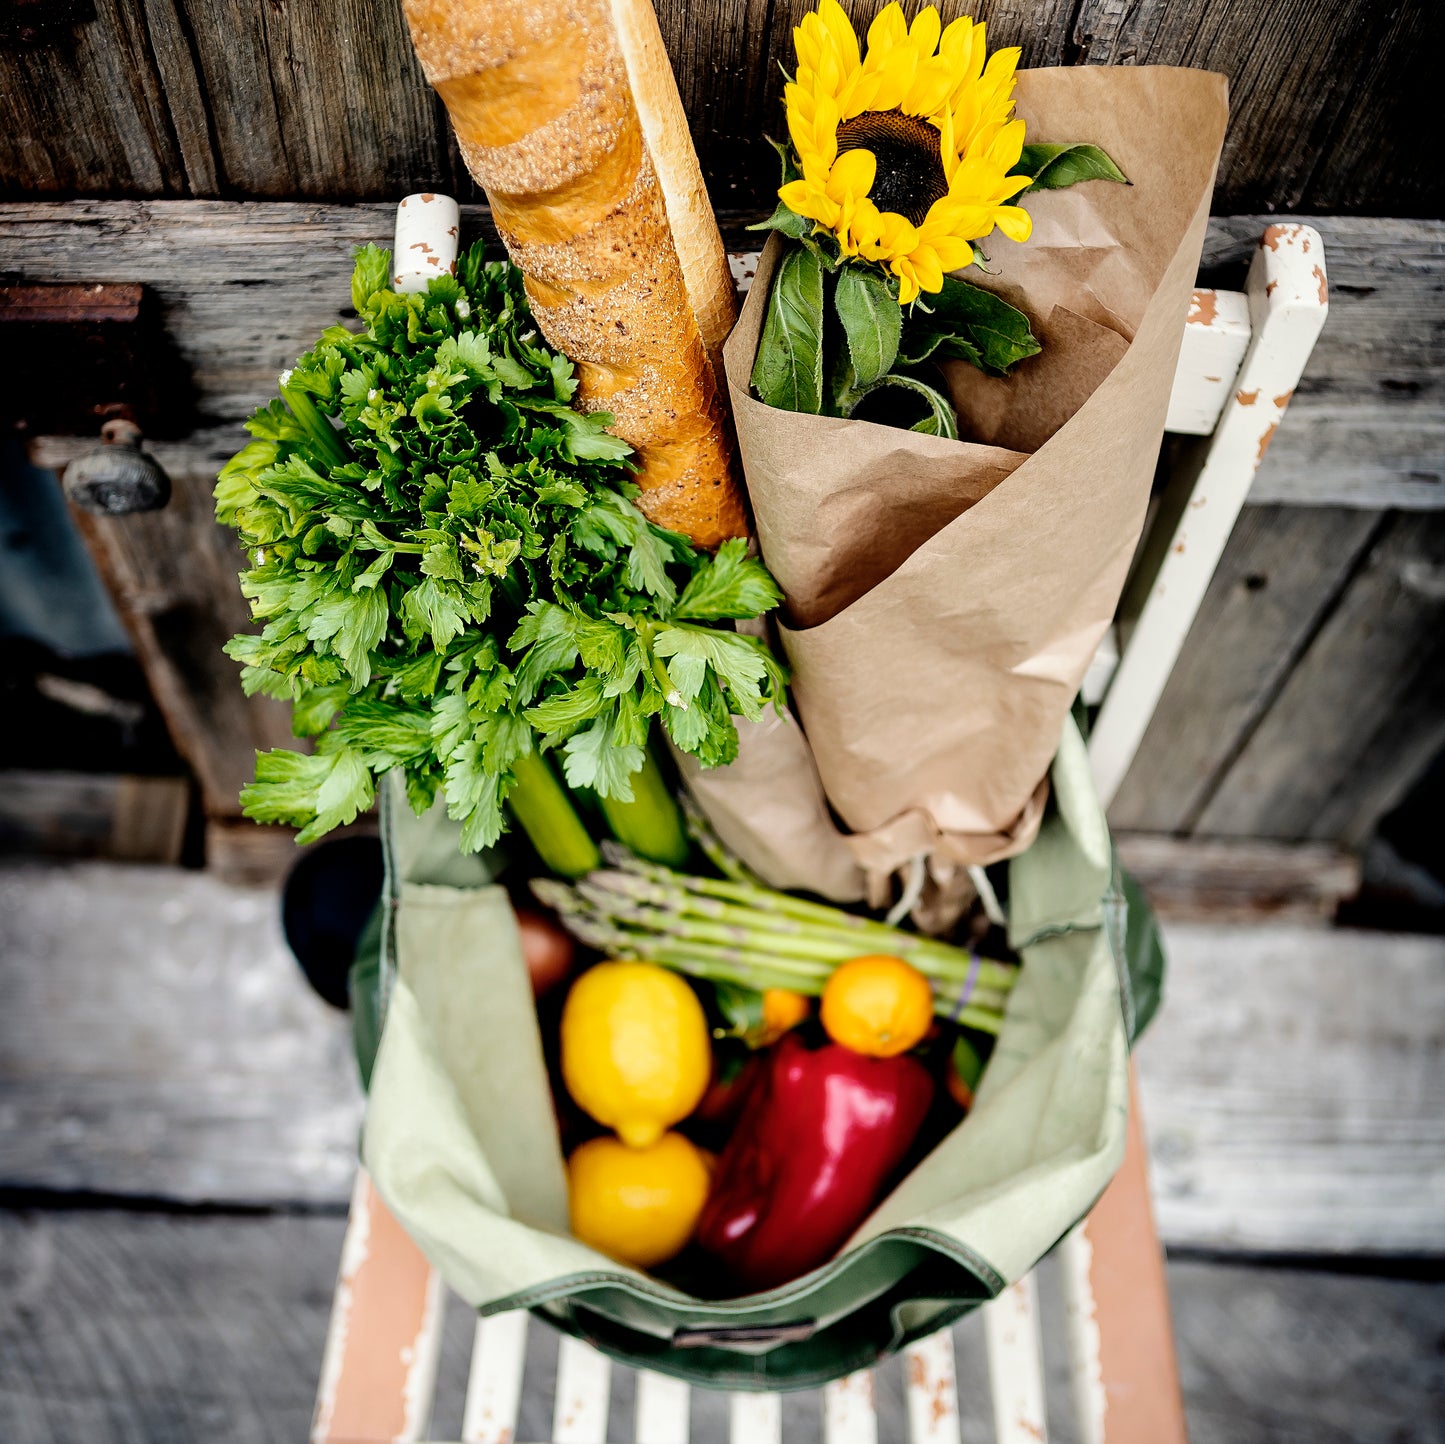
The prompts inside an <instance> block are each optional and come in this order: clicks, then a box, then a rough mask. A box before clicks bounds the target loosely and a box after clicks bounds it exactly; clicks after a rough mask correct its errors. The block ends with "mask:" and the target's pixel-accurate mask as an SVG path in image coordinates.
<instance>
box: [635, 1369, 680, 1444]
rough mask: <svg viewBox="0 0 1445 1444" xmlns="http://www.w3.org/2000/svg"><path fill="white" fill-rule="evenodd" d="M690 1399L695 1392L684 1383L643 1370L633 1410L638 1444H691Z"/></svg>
mask: <svg viewBox="0 0 1445 1444" xmlns="http://www.w3.org/2000/svg"><path fill="white" fill-rule="evenodd" d="M690 1398H691V1391H690V1390H689V1389H688V1387H687V1385H686V1384H684V1383H683V1381H682V1380H681V1379H673V1378H670V1377H669V1376H668V1375H666V1374H655V1373H653V1372H652V1371H651V1370H650V1369H639V1370H638V1372H637V1393H636V1395H635V1399H636V1403H635V1405H634V1410H633V1412H634V1415H635V1418H636V1421H637V1423H636V1427H635V1428H634V1430H633V1437H634V1439H635V1440H636V1444H687V1433H688V1401H689V1399H690Z"/></svg>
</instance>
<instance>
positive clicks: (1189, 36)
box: [1066, 0, 1439, 215]
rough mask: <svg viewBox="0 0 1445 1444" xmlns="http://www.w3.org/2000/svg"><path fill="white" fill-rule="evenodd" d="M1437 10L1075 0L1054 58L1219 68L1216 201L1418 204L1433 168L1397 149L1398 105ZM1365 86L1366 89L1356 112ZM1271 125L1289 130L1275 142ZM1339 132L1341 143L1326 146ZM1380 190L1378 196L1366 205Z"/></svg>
mask: <svg viewBox="0 0 1445 1444" xmlns="http://www.w3.org/2000/svg"><path fill="white" fill-rule="evenodd" d="M1437 15H1438V12H1436V11H1435V10H1434V7H1432V6H1430V5H1429V4H1428V3H1426V0H1415V3H1407V4H1404V5H1399V6H1395V7H1392V8H1390V9H1385V8H1383V7H1370V6H1365V5H1336V6H1329V7H1322V6H1319V5H1315V4H1313V3H1312V0H1272V3H1270V4H1266V5H1261V4H1259V3H1258V0H1186V3H1183V4H1180V3H1171V4H1158V3H1145V4H1138V5H1122V4H1119V3H1118V0H1081V3H1080V4H1079V5H1078V6H1077V8H1076V11H1075V16H1074V23H1073V35H1072V41H1073V46H1072V49H1071V53H1070V54H1069V55H1068V56H1067V57H1066V58H1067V60H1068V61H1069V63H1078V62H1081V61H1082V62H1086V63H1089V64H1094V65H1189V66H1198V67H1200V68H1202V69H1205V70H1218V71H1222V72H1223V73H1224V74H1225V75H1227V76H1228V77H1229V99H1230V127H1229V134H1228V136H1227V137H1226V140H1225V146H1224V155H1223V157H1222V159H1221V161H1220V179H1219V187H1218V192H1217V201H1216V204H1217V205H1218V207H1219V209H1220V210H1222V211H1249V210H1269V211H1278V212H1285V213H1288V212H1289V211H1291V210H1294V209H1298V208H1301V207H1310V208H1314V209H1320V210H1327V211H1328V210H1356V209H1377V208H1378V209H1380V210H1385V211H1392V212H1396V213H1401V214H1418V215H1430V214H1435V213H1437V212H1436V211H1435V210H1434V209H1433V207H1432V201H1436V202H1437V201H1438V197H1439V192H1438V190H1436V189H1434V187H1436V186H1437V185H1438V183H1439V178H1438V177H1435V178H1427V177H1424V176H1422V175H1421V169H1422V168H1421V167H1419V166H1418V165H1416V164H1415V162H1414V160H1413V159H1412V158H1411V157H1410V156H1409V154H1408V149H1409V148H1408V146H1407V145H1406V144H1405V143H1404V136H1405V134H1406V133H1407V132H1406V128H1405V125H1404V122H1403V117H1404V114H1405V113H1406V109H1407V107H1408V106H1409V105H1410V102H1411V101H1412V100H1413V101H1415V102H1416V103H1421V102H1423V101H1424V98H1425V95H1426V86H1427V79H1426V72H1425V69H1424V65H1423V63H1422V62H1421V59H1420V54H1419V52H1420V51H1421V50H1422V49H1425V50H1428V49H1429V48H1430V47H1431V46H1432V45H1436V44H1438V39H1436V37H1438V35H1439V30H1438V21H1437ZM1366 92H1368V93H1370V94H1371V95H1373V96H1376V97H1378V102H1377V105H1376V106H1375V107H1373V108H1372V109H1371V110H1370V112H1369V113H1368V114H1362V113H1361V106H1360V99H1361V95H1362V94H1363V93H1366ZM1285 134H1289V135H1291V136H1295V137H1298V139H1296V140H1293V141H1291V142H1285V143H1282V137H1283V136H1284V135H1285ZM1344 146H1348V147H1350V149H1349V150H1348V152H1347V153H1346V154H1345V155H1343V156H1339V157H1336V156H1335V154H1334V153H1335V152H1336V150H1337V149H1339V148H1341V147H1344ZM1366 157H1371V158H1373V162H1374V174H1373V175H1370V174H1368V172H1367V162H1366ZM1384 195H1389V196H1390V203H1389V204H1387V205H1384V206H1379V207H1376V206H1375V205H1374V204H1373V203H1374V201H1375V200H1376V198H1379V197H1383V196H1384Z"/></svg>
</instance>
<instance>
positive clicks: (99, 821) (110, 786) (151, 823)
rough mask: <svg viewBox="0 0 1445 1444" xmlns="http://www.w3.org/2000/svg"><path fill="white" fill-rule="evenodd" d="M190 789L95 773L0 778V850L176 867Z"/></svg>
mask: <svg viewBox="0 0 1445 1444" xmlns="http://www.w3.org/2000/svg"><path fill="white" fill-rule="evenodd" d="M190 790H191V787H190V783H189V782H188V781H187V780H186V779H185V778H184V777H131V776H117V775H115V774H112V773H103V772H30V771H24V772H21V771H5V772H0V849H3V850H4V851H5V852H7V853H19V854H22V855H24V856H28V857H100V858H108V859H110V860H111V861H114V862H165V863H172V864H174V863H179V862H180V860H181V843H182V841H183V840H184V837H185V831H186V812H187V808H188V806H189V799H190Z"/></svg>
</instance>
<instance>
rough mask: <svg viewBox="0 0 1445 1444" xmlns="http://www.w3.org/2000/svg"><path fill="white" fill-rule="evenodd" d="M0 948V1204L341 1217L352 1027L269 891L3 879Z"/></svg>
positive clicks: (69, 873)
mask: <svg viewBox="0 0 1445 1444" xmlns="http://www.w3.org/2000/svg"><path fill="white" fill-rule="evenodd" d="M0 938H3V945H0V995H3V996H4V998H5V1009H4V1018H3V1023H0V1118H3V1120H4V1128H3V1129H0V1188H11V1189H16V1188H20V1189H25V1188H30V1189H50V1190H62V1191H64V1190H79V1191H88V1192H99V1193H106V1194H112V1195H129V1196H136V1197H141V1198H155V1197H160V1198H167V1199H174V1200H180V1201H183V1202H186V1203H211V1204H214V1203H232V1204H234V1203H242V1204H253V1205H254V1204H263V1205H275V1204H277V1203H297V1202H300V1203H308V1204H321V1203H324V1204H329V1205H340V1204H344V1202H345V1200H346V1198H347V1196H348V1194H349V1192H350V1188H351V1179H352V1176H353V1174H354V1172H355V1167H356V1140H357V1130H358V1127H359V1125H360V1121H361V1097H360V1092H359V1089H358V1088H357V1084H356V1069H355V1065H354V1063H353V1062H352V1058H351V1037H350V1027H349V1025H348V1022H347V1020H346V1019H345V1018H344V1017H343V1016H341V1015H340V1014H337V1013H335V1012H334V1011H332V1010H331V1009H329V1008H328V1007H327V1006H326V1005H325V1004H324V1003H322V1002H321V1001H320V1000H319V999H318V998H316V997H315V996H314V995H313V994H312V993H311V991H310V989H309V988H308V987H307V985H306V983H305V981H304V979H303V978H302V976H301V972H300V969H299V968H298V967H297V966H296V963H295V962H294V960H293V959H292V958H291V955H290V953H289V952H288V951H287V949H286V946H285V943H284V942H283V940H282V937H281V930H280V909H279V904H278V899H277V896H276V894H275V893H274V892H267V891H261V890H257V889H246V888H233V887H226V886H224V885H222V884H221V883H219V882H217V881H215V880H214V879H212V878H210V877H208V876H206V875H205V874H203V873H186V872H181V871H179V870H177V869H174V868H164V867H146V866H139V865H135V866H124V865H120V864H114V863H83V864H76V865H74V866H71V867H50V868H42V867H37V866H27V865H25V864H22V863H15V862H10V863H7V864H5V865H4V866H3V867H0ZM330 1268H331V1270H332V1271H333V1272H334V1270H335V1259H334V1258H333V1259H332V1261H331V1264H330ZM327 1288H328V1293H329V1289H330V1285H329V1283H328V1285H327ZM0 1437H5V1436H4V1431H3V1430H0Z"/></svg>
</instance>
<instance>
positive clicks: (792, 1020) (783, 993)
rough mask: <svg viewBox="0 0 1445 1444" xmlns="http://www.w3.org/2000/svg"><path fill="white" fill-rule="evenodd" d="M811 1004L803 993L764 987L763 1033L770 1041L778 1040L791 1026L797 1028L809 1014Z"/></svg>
mask: <svg viewBox="0 0 1445 1444" xmlns="http://www.w3.org/2000/svg"><path fill="white" fill-rule="evenodd" d="M809 1006H810V1005H809V1003H808V999H807V998H806V997H805V996H804V995H803V994H802V993H795V992H793V991H792V990H791V989H789V988H765V989H763V1034H764V1036H765V1037H766V1038H767V1040H768V1042H770V1043H773V1042H776V1041H777V1040H778V1039H779V1038H781V1037H782V1036H783V1034H784V1033H786V1032H787V1031H788V1029H789V1028H796V1027H797V1026H798V1024H799V1023H801V1022H802V1021H803V1020H804V1019H805V1018H806V1017H807V1016H808V1010H809Z"/></svg>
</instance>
